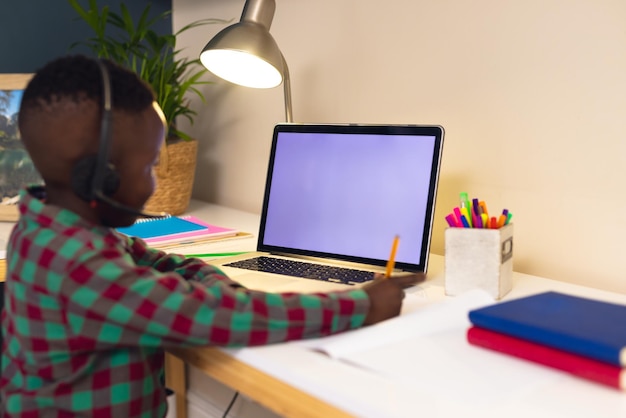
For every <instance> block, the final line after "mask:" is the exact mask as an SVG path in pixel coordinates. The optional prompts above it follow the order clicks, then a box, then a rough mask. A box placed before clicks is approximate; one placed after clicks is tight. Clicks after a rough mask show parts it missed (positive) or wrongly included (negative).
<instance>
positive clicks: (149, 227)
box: [118, 215, 237, 246]
mask: <svg viewBox="0 0 626 418" xmlns="http://www.w3.org/2000/svg"><path fill="white" fill-rule="evenodd" d="M118 230H119V231H120V232H122V233H124V234H126V235H129V236H136V237H140V238H142V239H143V240H144V241H146V242H147V243H148V244H150V245H155V246H161V245H166V244H181V243H190V242H195V241H206V240H210V239H217V238H223V237H229V236H235V235H237V230H235V229H232V228H225V227H222V226H217V225H211V224H208V223H206V222H204V221H202V220H201V219H198V218H196V217H195V216H190V215H188V216H178V217H176V216H172V217H167V218H157V219H141V220H138V221H137V222H136V223H135V224H134V225H132V226H130V227H127V228H118Z"/></svg>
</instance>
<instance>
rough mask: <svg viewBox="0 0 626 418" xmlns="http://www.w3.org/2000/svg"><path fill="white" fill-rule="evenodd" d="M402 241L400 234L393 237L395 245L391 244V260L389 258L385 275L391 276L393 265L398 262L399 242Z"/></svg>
mask: <svg viewBox="0 0 626 418" xmlns="http://www.w3.org/2000/svg"><path fill="white" fill-rule="evenodd" d="M399 242H400V237H399V236H398V235H396V236H395V238H394V239H393V245H392V246H391V254H389V260H387V271H386V273H385V277H387V278H389V277H391V272H392V271H393V267H394V266H395V264H396V252H397V251H398V243H399Z"/></svg>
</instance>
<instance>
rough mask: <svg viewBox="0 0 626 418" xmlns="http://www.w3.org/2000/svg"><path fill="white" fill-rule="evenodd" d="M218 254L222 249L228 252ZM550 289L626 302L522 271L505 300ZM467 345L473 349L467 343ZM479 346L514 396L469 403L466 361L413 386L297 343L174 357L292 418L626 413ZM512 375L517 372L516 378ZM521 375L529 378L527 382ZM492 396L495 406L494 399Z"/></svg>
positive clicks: (251, 226) (574, 381) (588, 387)
mask: <svg viewBox="0 0 626 418" xmlns="http://www.w3.org/2000/svg"><path fill="white" fill-rule="evenodd" d="M191 212H192V213H194V214H195V215H196V216H199V217H202V218H204V219H206V220H207V221H210V222H215V223H221V224H224V225H227V226H232V227H237V228H240V229H244V230H248V231H250V232H255V233H256V228H257V225H258V217H255V216H254V215H250V214H245V213H241V212H230V211H228V210H227V209H224V208H219V207H215V206H203V205H196V204H194V205H193V206H192V207H191ZM230 215H232V216H233V217H232V218H231V217H230ZM239 222H241V223H239ZM235 243H236V241H233V242H230V243H228V247H227V249H228V250H231V249H233V248H234V247H233V246H234V244H235ZM236 246H238V247H239V248H240V249H242V250H251V249H254V247H255V240H254V239H250V240H246V241H240V242H239V243H237V245H236ZM213 248H214V250H215V252H217V249H218V248H219V247H218V246H214V247H213ZM190 251H191V252H195V250H193V251H192V250H190ZM443 273H444V272H443V257H441V256H436V255H432V256H431V260H430V265H429V279H428V280H427V282H426V283H425V284H423V285H422V286H421V291H422V292H424V293H425V294H427V295H428V298H429V300H431V301H432V302H434V303H436V302H437V301H440V300H445V299H449V298H447V297H446V296H444V290H443V284H444V282H443V279H444V274H443ZM545 290H556V291H562V292H567V293H571V294H578V295H582V296H587V297H593V298H598V299H604V300H607V301H613V302H618V303H622V304H626V295H622V294H616V293H610V292H604V291H601V290H597V289H592V288H586V287H581V286H576V285H571V284H568V283H564V282H559V281H554V280H549V279H544V278H540V277H535V276H529V275H524V274H519V273H514V287H513V290H512V291H511V293H509V294H508V295H507V296H506V297H505V300H506V299H512V298H515V297H520V296H523V295H527V294H532V293H538V292H541V291H545ZM625 322H626V318H625ZM625 326H626V325H625ZM460 344H466V343H465V342H464V341H463V342H461V343H460ZM471 349H472V350H478V352H479V354H478V356H479V357H480V364H479V367H484V369H485V371H486V372H487V371H489V372H490V373H493V371H494V370H493V369H494V368H498V367H500V368H502V370H506V371H507V373H505V374H501V375H499V376H498V382H500V383H501V384H502V385H503V386H505V387H510V388H511V390H510V391H507V390H503V391H502V393H506V394H507V396H506V398H504V399H503V398H498V397H493V398H492V399H491V398H490V397H489V396H488V395H489V394H482V399H480V400H478V401H475V400H474V399H471V398H468V396H466V394H467V393H468V392H469V393H471V390H470V389H472V387H471V386H472V384H471V382H469V384H468V385H466V386H465V388H463V386H460V384H459V382H463V379H467V376H469V374H468V373H469V372H468V371H466V370H464V369H463V367H459V360H460V359H459V358H455V359H450V360H455V361H454V363H455V364H456V366H455V367H457V368H458V370H457V371H456V373H458V374H457V375H456V376H457V379H454V378H451V379H450V381H449V383H445V382H444V383H442V382H441V381H439V382H435V383H432V382H431V381H423V380H420V376H419V375H416V376H415V377H414V379H413V380H412V381H411V382H407V381H405V382H402V381H399V380H397V379H395V378H394V377H393V376H386V375H384V374H381V373H377V372H373V371H370V370H367V369H365V368H361V367H357V366H354V365H351V364H349V363H348V362H344V361H339V360H333V359H331V358H329V357H328V356H326V355H324V354H320V353H318V352H315V351H312V350H309V349H307V348H305V347H302V346H299V345H297V344H292V343H288V344H276V345H272V346H266V347H257V348H244V349H237V350H232V349H217V348H195V349H183V350H176V351H174V354H176V355H177V356H179V357H180V358H181V359H183V360H184V361H186V362H188V363H190V364H193V365H195V366H196V367H198V368H200V369H201V370H203V371H204V372H205V373H207V374H209V375H210V376H212V377H213V378H215V379H217V380H218V381H221V382H222V383H224V384H227V385H229V386H231V387H232V388H233V389H236V390H239V391H240V392H242V393H244V394H245V395H247V396H249V397H251V398H253V399H255V400H256V401H258V402H259V403H261V404H262V405H264V406H266V407H268V408H269V409H272V410H274V411H275V412H277V413H278V414H280V415H284V416H297V417H306V416H311V417H319V416H340V415H354V416H371V417H383V416H384V417H414V416H425V417H455V418H456V417H460V416H463V417H481V418H484V417H501V416H507V417H517V416H519V417H522V416H523V417H527V416H529V415H530V416H540V417H544V416H546V417H548V416H549V417H560V416H564V417H565V416H567V417H585V418H586V417H589V416H596V417H616V418H617V417H624V416H626V394H625V393H622V392H619V391H617V390H613V389H611V388H605V387H603V386H600V385H598V384H594V383H591V382H587V381H585V380H582V379H578V378H575V377H572V376H569V375H567V374H565V373H561V372H558V371H554V370H551V369H549V368H546V367H543V366H539V365H534V364H531V363H527V362H524V361H522V360H519V359H515V358H509V357H506V356H502V355H500V354H497V353H492V352H489V351H487V350H482V349H480V348H474V347H471ZM399 352H400V354H402V355H404V356H406V361H407V363H409V362H410V363H411V365H412V367H415V366H416V364H417V366H418V369H419V367H420V365H421V364H423V365H424V367H425V369H424V370H426V366H427V365H429V363H431V362H433V361H435V360H436V359H434V358H418V357H414V356H413V355H412V353H411V352H404V353H402V350H400V351H399ZM443 355H445V354H443ZM437 357H439V359H438V361H441V357H440V356H439V355H438V356H437ZM472 359H475V357H472ZM461 360H462V359H461ZM450 363H452V361H451V362H450ZM461 364H462V361H461ZM430 365H431V366H432V364H430ZM472 366H473V367H474V368H475V367H476V366H477V364H475V363H474V364H472ZM444 369H445V370H444ZM512 370H514V371H516V372H515V373H511V371H512ZM443 372H445V373H443ZM496 372H497V370H496ZM446 373H447V374H450V373H451V371H450V370H449V369H446V367H445V366H443V367H442V375H444V374H446ZM490 373H485V375H489V374H490ZM464 374H465V375H464ZM452 375H454V373H452ZM521 375H523V377H524V379H525V380H524V379H519V377H520V376H521ZM481 379H484V377H482V376H478V378H477V381H476V386H480V385H479V383H481V382H480V380H481ZM522 381H525V382H529V381H536V382H537V384H535V385H534V386H532V385H531V386H529V385H528V384H526V385H525V386H524V387H519V390H518V388H517V387H518V386H519V385H521V384H522ZM455 382H456V384H455ZM431 383H432V384H431ZM483 383H484V382H483ZM505 389H506V388H505ZM485 399H490V400H489V402H485Z"/></svg>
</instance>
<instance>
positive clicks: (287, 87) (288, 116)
mask: <svg viewBox="0 0 626 418" xmlns="http://www.w3.org/2000/svg"><path fill="white" fill-rule="evenodd" d="M281 57H282V54H281ZM282 58H283V91H284V94H285V120H286V121H287V123H292V122H293V112H292V110H291V78H290V77H289V67H288V66H287V61H285V57H282Z"/></svg>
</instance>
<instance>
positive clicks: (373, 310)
mask: <svg viewBox="0 0 626 418" xmlns="http://www.w3.org/2000/svg"><path fill="white" fill-rule="evenodd" d="M424 280H426V274H424V273H415V274H408V275H402V276H395V277H389V278H385V277H384V276H383V275H376V277H374V280H373V281H372V282H370V283H368V284H366V285H365V286H363V290H365V292H366V293H367V295H368V296H369V298H370V310H369V312H368V313H367V316H366V317H365V322H364V324H365V325H371V324H375V323H377V322H380V321H384V320H385V319H389V318H392V317H394V316H398V314H399V313H400V308H402V299H404V290H403V289H405V288H407V287H410V286H413V285H415V284H417V283H421V282H423V281H424Z"/></svg>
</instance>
